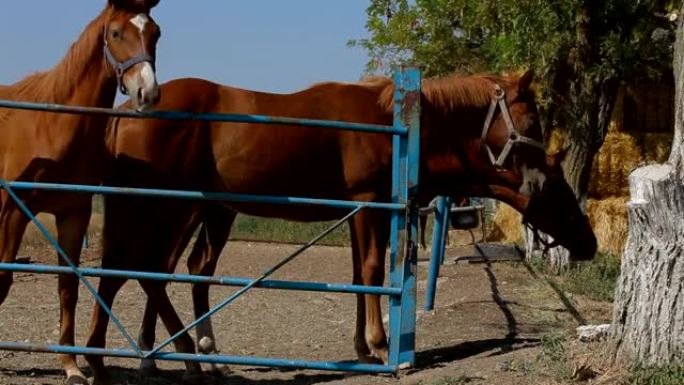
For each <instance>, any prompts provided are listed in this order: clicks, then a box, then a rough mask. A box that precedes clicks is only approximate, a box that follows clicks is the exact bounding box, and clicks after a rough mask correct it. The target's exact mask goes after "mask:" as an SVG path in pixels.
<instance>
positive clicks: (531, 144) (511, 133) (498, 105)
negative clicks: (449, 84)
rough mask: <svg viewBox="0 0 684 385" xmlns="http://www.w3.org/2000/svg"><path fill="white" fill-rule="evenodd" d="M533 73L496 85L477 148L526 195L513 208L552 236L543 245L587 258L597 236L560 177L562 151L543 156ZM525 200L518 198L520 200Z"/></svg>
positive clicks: (573, 257)
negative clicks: (532, 85)
mask: <svg viewBox="0 0 684 385" xmlns="http://www.w3.org/2000/svg"><path fill="white" fill-rule="evenodd" d="M532 79H533V74H532V72H529V71H528V72H527V73H525V74H524V75H522V76H521V77H519V78H518V79H517V80H515V78H514V79H513V80H510V78H509V80H510V81H509V82H508V84H507V85H505V86H504V87H502V86H499V85H495V87H494V92H493V96H492V102H491V105H490V110H489V113H488V116H487V119H486V122H485V125H484V129H483V132H482V135H481V146H482V148H483V150H482V152H484V153H485V154H484V155H485V156H486V157H488V158H489V161H490V162H491V163H492V165H493V166H494V168H496V169H497V172H498V173H499V174H500V175H504V174H506V173H508V174H509V175H508V176H507V177H505V178H503V179H504V180H506V181H507V182H508V183H503V184H507V185H508V186H509V187H511V188H514V189H517V194H519V195H521V196H522V198H526V200H527V204H526V205H524V206H522V207H517V208H518V209H519V210H520V211H521V212H522V214H523V221H524V223H525V224H526V225H527V226H529V227H531V228H532V229H533V231H535V233H536V232H538V231H541V232H543V233H545V234H548V235H549V236H551V237H552V238H553V241H552V242H550V243H548V244H547V245H546V246H547V247H553V246H558V245H560V246H563V247H565V248H566V249H568V250H569V252H570V258H571V259H573V260H591V259H592V258H593V257H594V254H595V253H596V248H597V243H596V236H595V235H594V232H593V230H592V228H591V225H590V223H589V219H588V217H587V216H586V215H585V214H584V213H583V211H582V209H581V207H580V205H579V203H578V201H577V198H576V197H575V194H574V193H573V191H572V189H571V188H570V186H569V185H568V183H567V181H566V180H565V176H564V173H563V170H562V168H561V163H562V162H563V160H564V158H565V155H566V153H567V151H561V152H560V153H558V154H554V155H547V154H546V151H545V148H544V145H543V144H542V131H541V124H540V118H539V112H538V108H537V104H536V102H535V94H534V92H533V91H532V90H531V88H530V84H531V83H532ZM524 200H525V199H523V201H524Z"/></svg>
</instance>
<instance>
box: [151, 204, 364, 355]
mask: <svg viewBox="0 0 684 385" xmlns="http://www.w3.org/2000/svg"><path fill="white" fill-rule="evenodd" d="M364 208H366V205H365V204H360V205H359V206H357V207H356V208H355V209H354V210H352V211H351V212H350V213H349V214H347V215H345V216H344V218H342V219H340V220H339V221H337V222H335V223H334V224H333V225H332V226H331V227H329V228H328V229H327V230H325V231H324V232H322V233H321V234H319V235H318V236H316V237H315V238H314V239H312V240H310V241H309V242H308V243H307V244H305V245H303V246H301V247H300V248H299V249H297V250H296V251H295V252H294V253H292V254H290V255H289V256H288V257H286V258H285V259H283V260H282V261H280V262H278V263H277V264H276V265H275V266H273V267H271V268H270V269H268V270H267V271H266V272H264V273H263V274H262V275H261V276H260V277H259V278H257V279H255V280H253V281H252V282H250V283H249V284H248V285H247V286H245V287H243V288H242V289H240V290H238V291H236V292H235V293H233V295H231V296H230V297H228V298H226V299H225V300H224V301H223V302H221V303H220V304H219V305H217V306H216V307H214V308H213V309H211V310H209V311H208V312H207V313H205V314H204V315H203V316H201V317H199V318H197V319H196V320H195V321H193V322H192V323H191V324H189V325H188V326H186V327H185V328H183V330H181V331H179V332H178V333H176V334H174V335H173V336H171V337H169V338H168V339H167V340H166V341H164V342H162V343H161V344H160V345H159V346H157V347H156V348H154V349H152V350H151V351H149V352H148V353H146V354H145V356H144V358H152V356H154V355H155V354H157V353H158V352H159V351H161V350H162V349H164V348H165V347H166V346H168V345H169V344H170V343H172V342H173V341H175V340H176V339H178V338H179V337H180V336H181V335H183V334H185V333H187V332H188V331H190V330H191V329H193V328H195V327H196V326H197V325H199V324H200V323H202V322H204V321H205V320H206V319H207V318H209V317H211V316H212V315H214V314H215V313H216V312H218V311H219V310H221V309H223V308H224V307H226V306H228V305H229V304H230V303H231V302H233V301H235V300H236V299H237V298H238V297H240V296H242V295H243V294H245V293H246V292H247V291H249V290H250V289H252V288H254V287H255V286H256V285H258V284H259V283H260V282H261V281H263V280H265V279H266V278H268V277H269V276H270V275H272V274H273V273H275V272H276V271H278V270H279V269H280V268H281V267H283V266H285V265H286V264H288V263H289V262H291V261H292V260H293V259H295V258H296V257H298V256H299V255H300V254H301V253H303V252H304V251H306V250H307V249H309V248H310V247H311V246H313V245H315V244H316V243H318V241H320V240H321V239H323V238H324V237H326V236H327V235H328V234H330V233H331V232H333V231H334V230H335V229H337V228H338V227H340V226H342V225H343V224H344V223H345V222H346V221H348V220H349V219H350V218H351V217H353V216H354V215H356V214H357V213H358V212H359V211H361V210H362V209H364Z"/></svg>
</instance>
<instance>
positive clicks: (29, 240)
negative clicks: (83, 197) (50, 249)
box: [21, 213, 103, 248]
mask: <svg viewBox="0 0 684 385" xmlns="http://www.w3.org/2000/svg"><path fill="white" fill-rule="evenodd" d="M38 220H39V221H40V223H42V224H43V226H45V228H47V230H48V232H49V233H50V235H52V236H53V237H54V238H55V239H57V226H56V225H55V217H54V216H53V215H50V214H38ZM102 224H103V222H102V214H98V213H93V215H92V217H91V218H90V227H89V228H88V238H89V241H91V242H92V241H94V240H96V239H99V238H100V235H101V234H102ZM49 244H50V243H49V242H48V240H47V239H46V238H45V236H44V235H43V233H41V231H40V230H39V229H38V227H37V226H36V225H34V224H33V223H29V225H28V226H27V227H26V233H24V238H23V239H22V244H21V247H22V248H27V247H28V248H36V247H46V246H49Z"/></svg>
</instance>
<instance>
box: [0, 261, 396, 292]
mask: <svg viewBox="0 0 684 385" xmlns="http://www.w3.org/2000/svg"><path fill="white" fill-rule="evenodd" d="M78 270H79V271H80V272H81V274H82V275H83V276H84V277H100V278H101V277H115V278H127V279H135V280H150V281H166V282H180V283H203V284H209V285H218V286H237V287H241V286H247V285H249V284H251V283H252V282H253V281H254V280H252V279H249V278H235V277H207V276H197V275H188V274H164V273H152V272H141V271H127V270H107V269H93V268H79V269H78ZM0 271H12V272H16V273H34V274H75V273H74V271H73V270H72V269H71V268H69V267H66V266H52V265H26V264H20V263H0ZM255 287H257V288H263V289H280V290H301V291H315V292H331V293H359V294H375V295H388V296H398V295H401V289H399V288H394V287H379V286H361V285H346V284H335V283H322V282H297V281H275V280H263V281H261V282H259V283H257V284H256V285H255Z"/></svg>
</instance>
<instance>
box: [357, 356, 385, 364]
mask: <svg viewBox="0 0 684 385" xmlns="http://www.w3.org/2000/svg"><path fill="white" fill-rule="evenodd" d="M359 362H360V363H362V364H374V365H376V364H379V365H382V364H384V363H383V362H382V360H381V359H379V358H377V357H375V356H367V355H362V356H359Z"/></svg>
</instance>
